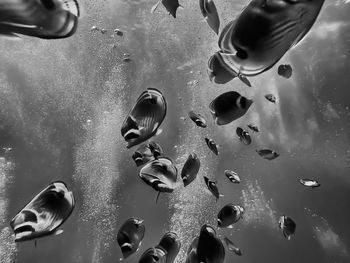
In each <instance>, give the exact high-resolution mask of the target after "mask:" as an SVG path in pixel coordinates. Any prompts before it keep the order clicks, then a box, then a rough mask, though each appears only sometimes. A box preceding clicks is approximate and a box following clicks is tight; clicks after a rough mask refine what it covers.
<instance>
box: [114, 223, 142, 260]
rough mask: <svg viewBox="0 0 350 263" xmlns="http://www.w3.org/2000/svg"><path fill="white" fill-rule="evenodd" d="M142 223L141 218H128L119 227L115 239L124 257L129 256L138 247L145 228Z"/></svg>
mask: <svg viewBox="0 0 350 263" xmlns="http://www.w3.org/2000/svg"><path fill="white" fill-rule="evenodd" d="M142 223H143V220H140V219H137V218H129V219H128V220H126V221H125V222H124V224H123V225H122V226H121V227H120V229H119V231H118V234H117V241H118V244H119V246H120V248H121V250H122V254H123V257H124V258H127V257H129V256H130V255H131V254H133V253H135V252H136V251H137V250H138V249H139V247H140V245H141V242H142V239H143V237H144V236H145V230H146V228H145V226H144V225H143V224H142Z"/></svg>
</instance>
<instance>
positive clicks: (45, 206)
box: [10, 181, 75, 242]
mask: <svg viewBox="0 0 350 263" xmlns="http://www.w3.org/2000/svg"><path fill="white" fill-rule="evenodd" d="M74 205H75V201H74V196H73V193H72V192H71V191H69V190H68V189H67V186H66V184H65V183H63V182H59V181H57V182H53V183H51V184H50V185H49V186H47V187H46V188H45V189H44V190H42V191H41V192H40V193H39V194H37V195H36V196H35V197H34V198H33V199H32V200H31V201H30V202H29V203H28V204H27V205H26V206H25V207H24V208H23V209H22V210H21V211H19V213H18V214H17V215H16V216H15V217H14V218H13V219H12V220H11V222H10V226H11V228H12V229H13V231H14V232H15V242H19V241H26V240H32V239H36V238H39V237H43V236H47V235H52V234H60V233H62V232H63V231H62V230H58V227H59V226H61V225H62V224H63V223H64V221H66V219H67V218H68V217H69V216H70V215H71V213H72V211H73V208H74Z"/></svg>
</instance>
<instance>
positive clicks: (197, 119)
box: [188, 111, 207, 128]
mask: <svg viewBox="0 0 350 263" xmlns="http://www.w3.org/2000/svg"><path fill="white" fill-rule="evenodd" d="M188 117H190V119H191V120H192V121H193V122H194V123H195V124H196V125H197V126H198V127H202V128H206V127H207V121H206V120H205V119H204V117H203V116H202V115H200V114H199V113H195V112H194V111H190V112H189V113H188Z"/></svg>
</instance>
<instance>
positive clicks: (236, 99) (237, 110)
mask: <svg viewBox="0 0 350 263" xmlns="http://www.w3.org/2000/svg"><path fill="white" fill-rule="evenodd" d="M252 103H253V101H252V100H250V99H247V98H246V97H244V96H241V94H239V93H238V92H236V91H229V92H226V93H223V94H221V95H220V96H218V97H216V98H215V99H214V100H213V101H212V102H211V103H210V105H209V108H210V112H211V114H212V116H213V118H214V121H215V123H216V124H217V125H225V124H228V123H230V122H232V121H234V120H237V119H238V118H240V117H242V116H243V115H244V114H245V113H246V112H247V111H248V109H249V107H250V105H252Z"/></svg>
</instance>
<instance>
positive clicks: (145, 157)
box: [132, 141, 163, 166]
mask: <svg viewBox="0 0 350 263" xmlns="http://www.w3.org/2000/svg"><path fill="white" fill-rule="evenodd" d="M162 154H163V149H162V147H161V146H160V145H159V144H158V143H156V142H153V141H151V142H149V144H143V145H141V146H140V147H139V148H138V149H137V150H136V151H135V152H134V154H133V155H132V159H133V160H134V162H135V164H136V166H141V165H144V164H146V163H148V162H149V161H153V160H154V159H155V158H157V157H158V156H160V155H162Z"/></svg>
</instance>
